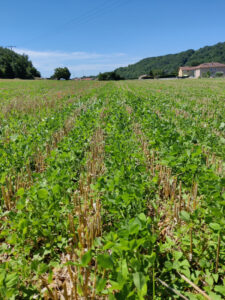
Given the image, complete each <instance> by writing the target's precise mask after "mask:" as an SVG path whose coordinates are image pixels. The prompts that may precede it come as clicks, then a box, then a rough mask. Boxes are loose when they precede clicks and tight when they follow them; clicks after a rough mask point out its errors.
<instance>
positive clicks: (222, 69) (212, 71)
mask: <svg viewBox="0 0 225 300" xmlns="http://www.w3.org/2000/svg"><path fill="white" fill-rule="evenodd" d="M207 72H210V74H211V75H212V76H214V75H215V74H216V73H217V72H223V73H224V74H225V67H216V68H204V69H197V70H196V71H195V77H197V78H198V77H202V75H203V73H207Z"/></svg>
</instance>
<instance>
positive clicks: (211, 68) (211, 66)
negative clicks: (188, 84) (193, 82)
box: [178, 62, 225, 78]
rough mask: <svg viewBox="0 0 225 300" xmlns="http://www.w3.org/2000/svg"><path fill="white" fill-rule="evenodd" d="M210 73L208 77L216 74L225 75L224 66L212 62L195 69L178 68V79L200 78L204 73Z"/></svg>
mask: <svg viewBox="0 0 225 300" xmlns="http://www.w3.org/2000/svg"><path fill="white" fill-rule="evenodd" d="M208 72H209V73H210V76H215V74H216V73H218V72H222V73H223V74H224V75H225V64H221V63H217V62H212V63H205V64H201V65H199V66H196V67H188V66H187V67H180V68H179V73H178V76H179V77H183V76H191V77H195V78H199V77H202V76H203V74H204V73H208Z"/></svg>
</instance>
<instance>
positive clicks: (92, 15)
mask: <svg viewBox="0 0 225 300" xmlns="http://www.w3.org/2000/svg"><path fill="white" fill-rule="evenodd" d="M130 1H131V0H127V1H123V2H121V0H116V1H113V2H111V3H109V2H107V3H104V4H103V5H100V6H98V7H95V8H94V9H91V10H89V11H87V12H85V13H84V14H82V15H80V16H78V17H76V18H73V19H71V20H69V21H67V22H65V23H63V24H61V25H58V26H57V29H56V28H55V29H54V31H53V32H51V33H47V34H41V35H40V36H38V37H36V38H33V39H31V40H29V41H28V42H25V43H24V44H29V43H30V42H32V41H34V40H40V39H42V38H46V37H48V36H49V37H50V36H53V35H55V34H59V32H60V31H62V30H63V28H65V27H66V26H68V25H69V24H73V25H76V26H79V25H82V24H87V23H90V21H92V20H94V19H96V17H98V16H99V15H102V14H103V13H108V12H109V11H110V10H112V9H115V8H119V7H121V6H123V5H124V4H126V3H128V2H130Z"/></svg>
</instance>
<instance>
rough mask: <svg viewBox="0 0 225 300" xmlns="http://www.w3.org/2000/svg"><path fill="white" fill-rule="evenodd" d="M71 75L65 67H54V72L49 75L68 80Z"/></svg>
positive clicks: (52, 77)
mask: <svg viewBox="0 0 225 300" xmlns="http://www.w3.org/2000/svg"><path fill="white" fill-rule="evenodd" d="M70 76H71V73H70V71H69V69H68V68H67V67H64V68H56V69H55V71H54V74H53V75H52V76H51V79H57V80H60V79H65V80H69V79H70Z"/></svg>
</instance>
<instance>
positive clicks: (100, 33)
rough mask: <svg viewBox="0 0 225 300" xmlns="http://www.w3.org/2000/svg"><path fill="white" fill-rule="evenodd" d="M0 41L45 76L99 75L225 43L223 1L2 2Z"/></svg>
mask: <svg viewBox="0 0 225 300" xmlns="http://www.w3.org/2000/svg"><path fill="white" fill-rule="evenodd" d="M0 7H1V9H0V45H1V46H11V45H12V46H14V45H15V46H16V47H17V48H15V50H16V51H18V52H19V53H26V54H28V55H29V57H30V59H31V60H32V61H33V63H34V65H35V66H36V67H37V68H38V70H40V71H41V73H42V75H43V76H49V75H51V74H53V71H54V69H55V68H56V67H59V66H67V67H68V68H69V69H70V70H71V73H72V75H73V76H82V75H91V74H93V75H94V74H98V73H99V72H104V71H111V70H113V69H115V68H116V67H119V66H126V65H128V64H131V63H134V62H136V61H138V60H140V59H142V58H146V57H151V56H158V55H163V54H168V53H176V52H179V51H183V50H187V49H198V48H200V47H203V46H206V45H213V44H216V43H218V42H224V41H225V0H188V1H187V0H185V1H184V0H139V1H138V0H107V1H106V0H64V1H63V0H61V1H60V0H36V1H34V0H20V1H18V0H8V1H1V6H0Z"/></svg>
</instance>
